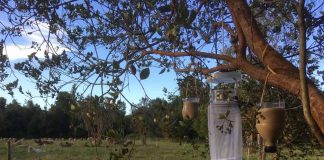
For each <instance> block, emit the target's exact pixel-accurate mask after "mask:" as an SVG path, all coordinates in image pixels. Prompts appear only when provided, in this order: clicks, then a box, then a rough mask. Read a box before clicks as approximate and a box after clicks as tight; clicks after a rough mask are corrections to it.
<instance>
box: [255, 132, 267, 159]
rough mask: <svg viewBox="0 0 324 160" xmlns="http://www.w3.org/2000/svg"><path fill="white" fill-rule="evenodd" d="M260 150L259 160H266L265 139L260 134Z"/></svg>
mask: <svg viewBox="0 0 324 160" xmlns="http://www.w3.org/2000/svg"><path fill="white" fill-rule="evenodd" d="M257 138H258V148H259V160H265V159H266V154H265V153H264V147H263V139H262V137H261V136H260V134H258V137H257Z"/></svg>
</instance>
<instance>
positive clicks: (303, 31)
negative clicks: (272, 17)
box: [296, 0, 324, 145]
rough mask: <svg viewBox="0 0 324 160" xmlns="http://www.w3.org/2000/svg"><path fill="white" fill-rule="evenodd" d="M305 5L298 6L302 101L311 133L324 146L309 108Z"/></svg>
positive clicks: (323, 139)
mask: <svg viewBox="0 0 324 160" xmlns="http://www.w3.org/2000/svg"><path fill="white" fill-rule="evenodd" d="M304 5H305V1H304V0H301V1H300V3H299V5H298V6H296V9H297V13H298V29H299V57H300V58H299V77H300V94H301V95H300V97H301V98H300V99H301V101H302V104H303V111H304V117H305V120H306V122H307V124H308V126H309V127H310V129H311V132H312V133H313V135H315V137H316V138H317V139H318V140H319V142H320V143H321V145H324V138H323V134H322V133H321V131H320V129H319V128H318V126H317V125H316V123H315V121H314V119H313V117H312V115H311V112H310V106H309V93H308V86H307V76H306V65H307V61H306V54H307V53H306V25H305V20H304Z"/></svg>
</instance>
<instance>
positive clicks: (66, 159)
mask: <svg viewBox="0 0 324 160" xmlns="http://www.w3.org/2000/svg"><path fill="white" fill-rule="evenodd" d="M59 143H60V141H56V142H55V143H54V144H51V145H46V146H37V145H36V144H35V143H34V142H33V141H31V140H27V141H24V143H23V144H24V145H20V146H16V147H13V152H12V157H13V160H114V155H118V153H120V152H121V149H122V148H123V147H122V145H112V144H109V143H107V142H105V143H103V144H102V145H101V147H86V146H85V143H86V141H81V140H78V141H75V142H74V144H73V145H72V146H71V147H61V146H60V145H59ZM27 145H31V146H33V147H34V148H36V149H38V151H40V152H39V153H36V152H33V151H31V152H28V146H27ZM132 148H133V149H132ZM128 149H129V151H130V152H128V153H127V154H125V155H124V156H123V157H122V158H121V159H132V160H133V159H134V160H204V159H209V153H208V150H207V147H206V145H205V144H197V145H196V146H195V149H194V147H193V145H191V144H189V143H182V145H179V143H178V142H174V141H170V140H164V139H163V140H153V139H148V140H147V145H142V144H141V143H140V141H136V142H135V144H134V145H130V146H129V147H128ZM129 153H131V154H129ZM244 153H245V154H244V155H245V158H244V159H247V157H246V156H247V155H246V151H245V152H244ZM256 159H257V155H256V153H254V154H251V155H250V157H249V160H256ZM268 159H271V156H269V157H268ZM305 159H313V160H317V159H321V158H318V157H317V156H316V157H315V156H313V157H312V156H310V157H308V158H305ZM0 160H7V146H6V143H5V142H1V143H0Z"/></svg>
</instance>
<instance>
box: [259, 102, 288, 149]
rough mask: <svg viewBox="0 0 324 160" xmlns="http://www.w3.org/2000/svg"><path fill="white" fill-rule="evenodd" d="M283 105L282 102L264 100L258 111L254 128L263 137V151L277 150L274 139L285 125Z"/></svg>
mask: <svg viewBox="0 0 324 160" xmlns="http://www.w3.org/2000/svg"><path fill="white" fill-rule="evenodd" d="M284 106H285V104H284V102H279V103H278V102H265V103H262V106H261V108H260V109H259V111H258V114H257V117H256V128H257V130H258V132H259V134H260V135H261V137H262V138H263V144H264V146H265V148H264V151H265V152H269V153H274V152H276V151H277V147H276V141H277V139H278V138H279V136H280V134H281V132H282V130H283V128H284V126H285V117H286V113H285V109H284Z"/></svg>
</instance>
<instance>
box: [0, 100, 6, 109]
mask: <svg viewBox="0 0 324 160" xmlns="http://www.w3.org/2000/svg"><path fill="white" fill-rule="evenodd" d="M6 105H7V100H6V99H5V98H4V97H0V110H3V109H5V108H6Z"/></svg>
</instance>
